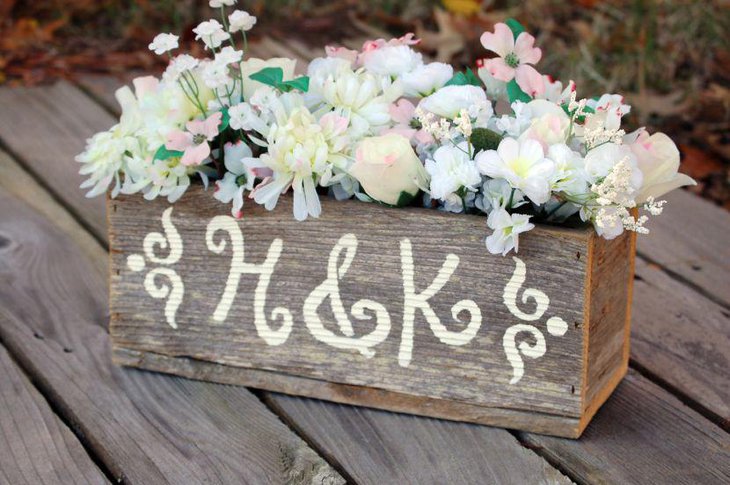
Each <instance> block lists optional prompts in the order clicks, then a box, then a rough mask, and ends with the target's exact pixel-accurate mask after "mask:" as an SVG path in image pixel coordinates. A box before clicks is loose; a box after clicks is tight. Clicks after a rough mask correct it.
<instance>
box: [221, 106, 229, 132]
mask: <svg viewBox="0 0 730 485" xmlns="http://www.w3.org/2000/svg"><path fill="white" fill-rule="evenodd" d="M221 114H222V115H223V116H222V117H221V124H220V125H218V133H223V132H224V131H225V130H226V128H228V125H229V124H230V123H231V115H229V114H228V108H223V109H222V110H221Z"/></svg>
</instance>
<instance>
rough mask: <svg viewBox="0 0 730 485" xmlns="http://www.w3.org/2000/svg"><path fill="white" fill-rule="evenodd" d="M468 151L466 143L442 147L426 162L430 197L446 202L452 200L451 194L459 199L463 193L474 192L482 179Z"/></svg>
mask: <svg viewBox="0 0 730 485" xmlns="http://www.w3.org/2000/svg"><path fill="white" fill-rule="evenodd" d="M468 150H469V145H468V144H467V143H466V142H462V143H460V144H459V145H457V146H452V145H444V146H441V147H439V148H438V149H437V150H436V151H435V152H434V154H433V156H432V158H431V159H428V160H426V171H427V172H428V173H429V175H430V176H431V188H430V192H431V197H433V198H434V199H440V200H447V199H449V198H452V199H453V198H454V196H453V194H456V195H457V196H458V197H459V198H461V197H462V196H463V195H464V193H465V191H471V192H475V191H476V188H477V185H479V184H480V183H481V181H482V177H481V175H479V170H478V169H477V167H476V164H475V163H474V160H472V159H471V157H470V156H469V153H468Z"/></svg>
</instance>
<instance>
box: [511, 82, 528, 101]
mask: <svg viewBox="0 0 730 485" xmlns="http://www.w3.org/2000/svg"><path fill="white" fill-rule="evenodd" d="M507 97H508V98H509V102H510V103H514V102H515V101H522V102H523V103H529V102H530V101H532V98H531V97H530V95H529V94H527V93H526V92H524V91H523V90H522V88H520V85H519V84H517V80H516V79H512V80H511V81H510V82H508V83H507Z"/></svg>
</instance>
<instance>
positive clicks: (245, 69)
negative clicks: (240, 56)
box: [241, 57, 297, 100]
mask: <svg viewBox="0 0 730 485" xmlns="http://www.w3.org/2000/svg"><path fill="white" fill-rule="evenodd" d="M296 65H297V61H295V60H294V59H289V58H286V57H272V58H271V59H267V60H263V59H259V58H256V57H252V58H250V59H248V60H246V61H244V62H242V63H241V73H242V74H243V97H244V99H246V100H248V99H251V96H253V94H254V93H255V92H256V90H257V89H259V88H261V87H262V86H265V84H262V83H260V82H258V81H254V80H253V79H251V78H249V76H250V75H251V74H255V73H257V72H259V71H260V70H262V69H264V68H266V67H280V68H281V69H282V70H283V71H284V78H283V80H284V81H289V80H291V79H293V78H294V69H295V68H296Z"/></svg>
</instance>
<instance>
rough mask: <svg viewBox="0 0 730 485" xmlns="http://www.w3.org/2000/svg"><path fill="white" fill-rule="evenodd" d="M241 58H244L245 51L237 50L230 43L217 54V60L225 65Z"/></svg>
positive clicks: (239, 60)
mask: <svg viewBox="0 0 730 485" xmlns="http://www.w3.org/2000/svg"><path fill="white" fill-rule="evenodd" d="M241 59H243V51H237V50H236V49H234V48H233V47H231V46H229V45H227V46H225V47H224V48H223V49H221V50H220V51H219V52H218V53H217V54H216V55H215V61H216V62H220V63H221V64H225V65H228V64H234V63H236V62H241Z"/></svg>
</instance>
